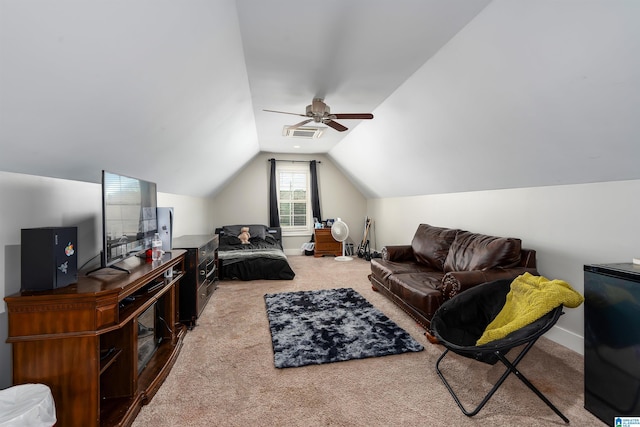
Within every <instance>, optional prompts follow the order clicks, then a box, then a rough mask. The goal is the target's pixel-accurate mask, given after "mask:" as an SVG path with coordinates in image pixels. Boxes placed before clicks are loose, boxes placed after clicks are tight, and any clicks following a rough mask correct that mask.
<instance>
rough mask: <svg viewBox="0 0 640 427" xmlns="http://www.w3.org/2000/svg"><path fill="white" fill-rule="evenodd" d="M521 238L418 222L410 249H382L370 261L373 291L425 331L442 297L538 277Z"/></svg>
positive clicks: (443, 299)
mask: <svg viewBox="0 0 640 427" xmlns="http://www.w3.org/2000/svg"><path fill="white" fill-rule="evenodd" d="M521 244H522V243H521V240H520V239H516V238H512V237H495V236H487V235H484V234H478V233H471V232H469V231H464V230H458V229H452V228H441V227H433V226H431V225H428V224H420V225H419V226H418V230H416V233H415V235H414V237H413V240H412V242H411V244H410V245H401V246H386V247H384V248H383V249H382V258H373V259H372V260H371V274H370V275H369V280H370V281H371V284H372V287H373V290H375V291H380V292H382V293H383V294H384V295H386V296H387V297H388V298H390V299H391V300H392V301H393V302H395V303H396V304H397V305H398V306H399V307H400V308H402V309H403V310H404V311H406V312H407V313H408V314H409V315H410V316H411V317H413V318H414V319H415V320H416V321H417V322H418V323H419V324H420V325H422V327H424V328H425V329H427V330H429V324H430V322H431V318H432V317H433V315H434V313H435V312H436V310H437V309H438V307H440V305H442V303H443V302H444V301H446V300H447V299H450V298H453V297H454V296H456V295H457V294H459V293H460V292H463V291H465V290H466V289H469V288H471V287H473V286H475V285H478V284H480V283H485V282H491V281H493V280H497V279H508V278H516V277H517V276H519V275H521V274H523V273H524V272H529V273H531V274H533V275H538V272H537V271H536V253H535V251H534V250H531V249H522V247H521Z"/></svg>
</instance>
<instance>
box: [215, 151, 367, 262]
mask: <svg viewBox="0 0 640 427" xmlns="http://www.w3.org/2000/svg"><path fill="white" fill-rule="evenodd" d="M270 158H275V159H278V160H302V161H310V160H319V161H320V162H321V164H319V165H318V166H317V171H318V190H319V193H320V211H321V213H322V217H323V219H326V218H338V217H340V218H341V219H342V220H343V221H345V222H346V223H347V224H348V225H349V230H350V233H349V236H350V240H353V241H355V242H359V241H360V239H361V238H362V237H361V236H362V232H363V223H364V216H365V214H366V204H367V202H366V199H365V198H364V196H363V195H362V194H361V193H360V192H359V191H358V190H357V189H356V188H355V187H354V186H353V184H352V183H351V182H350V181H349V180H348V179H347V178H346V177H345V176H344V174H343V173H342V172H341V171H340V170H338V169H337V168H336V167H335V165H334V164H333V161H332V160H331V159H329V158H328V157H327V156H325V155H322V154H315V155H312V154H299V155H295V154H283V153H260V154H259V155H258V156H256V157H255V158H254V159H253V160H252V161H251V162H249V163H248V164H247V166H246V167H245V168H244V169H243V170H242V171H241V172H240V173H239V174H238V175H237V176H236V177H235V178H234V179H233V180H231V181H230V182H229V184H228V185H227V186H226V187H225V188H224V189H223V190H222V191H221V192H220V193H219V194H218V195H217V196H216V197H215V199H214V201H213V210H212V212H213V213H214V216H215V218H216V224H215V225H216V227H220V226H223V225H231V224H266V225H268V224H269V171H270V164H269V162H268V161H267V160H268V159H270ZM310 237H311V235H308V236H297V237H285V238H283V246H284V249H285V252H286V253H287V254H296V255H299V254H300V247H301V246H302V244H303V243H304V242H307V241H309V239H310Z"/></svg>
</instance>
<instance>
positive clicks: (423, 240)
mask: <svg viewBox="0 0 640 427" xmlns="http://www.w3.org/2000/svg"><path fill="white" fill-rule="evenodd" d="M457 232H458V230H456V229H451V228H440V227H432V226H430V225H429V224H420V225H419V226H418V229H417V230H416V234H415V235H414V236H413V240H412V241H411V248H412V249H413V255H414V256H415V258H416V261H418V262H419V263H421V264H426V265H428V266H430V267H432V268H435V269H437V270H439V271H444V260H445V259H446V258H447V254H448V253H449V247H450V246H451V243H453V241H454V239H455V237H456V233H457Z"/></svg>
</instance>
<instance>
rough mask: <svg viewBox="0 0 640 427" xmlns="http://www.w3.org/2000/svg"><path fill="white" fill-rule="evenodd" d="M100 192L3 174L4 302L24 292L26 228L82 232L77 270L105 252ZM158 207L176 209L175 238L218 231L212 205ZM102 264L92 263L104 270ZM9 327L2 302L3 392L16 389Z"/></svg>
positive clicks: (0, 256)
mask: <svg viewBox="0 0 640 427" xmlns="http://www.w3.org/2000/svg"><path fill="white" fill-rule="evenodd" d="M101 191H102V190H101V186H100V184H94V183H87V182H80V181H69V180H63V179H55V178H44V177H39V176H34V175H23V174H16V173H9V172H0V218H2V221H1V222H0V298H4V297H5V296H7V295H11V294H14V293H16V292H19V291H20V276H21V273H20V262H21V254H20V230H21V229H22V228H32V227H62V226H76V227H78V244H77V251H78V266H81V265H82V264H84V263H86V262H87V261H90V260H92V258H94V257H96V255H98V254H99V253H100V250H101V247H102V240H101V237H100V236H101V233H102V205H101V200H102V195H101ZM158 204H159V206H173V207H174V214H175V215H174V217H175V222H174V236H179V235H182V234H206V233H212V232H213V222H214V220H213V217H212V216H211V215H210V207H211V200H209V199H201V198H196V197H190V196H179V195H173V194H166V193H158ZM36 255H37V254H34V256H36ZM98 259H99V258H96V259H95V260H93V261H92V264H93V263H94V262H97V264H98V265H99V261H98ZM7 328H8V324H7V312H6V304H5V303H4V300H3V301H2V303H1V304H0V389H1V388H4V387H8V386H9V385H11V363H10V360H11V345H9V344H6V339H7Z"/></svg>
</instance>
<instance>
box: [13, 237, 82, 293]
mask: <svg viewBox="0 0 640 427" xmlns="http://www.w3.org/2000/svg"><path fill="white" fill-rule="evenodd" d="M77 240H78V228H77V227H42V228H23V229H22V230H21V242H20V244H21V250H20V257H21V261H20V263H21V274H22V280H21V287H20V290H21V291H42V290H47V289H56V288H62V287H64V286H67V285H71V284H72V283H76V282H77V281H78V248H77Z"/></svg>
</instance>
